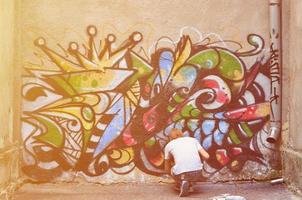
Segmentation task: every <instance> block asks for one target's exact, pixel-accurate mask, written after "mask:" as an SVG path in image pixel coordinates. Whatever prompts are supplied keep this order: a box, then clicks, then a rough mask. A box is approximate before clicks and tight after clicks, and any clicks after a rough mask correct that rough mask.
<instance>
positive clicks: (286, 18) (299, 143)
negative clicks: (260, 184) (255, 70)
mask: <svg viewBox="0 0 302 200" xmlns="http://www.w3.org/2000/svg"><path fill="white" fill-rule="evenodd" d="M301 9H302V2H301V1H299V0H294V1H284V2H283V46H284V48H283V58H284V60H283V63H284V64H283V133H282V134H283V147H282V153H283V168H284V169H283V171H284V177H285V179H286V181H287V183H288V184H290V185H291V186H292V187H294V188H299V189H300V190H301V189H302V171H301V166H302V134H301V128H302V127H301V109H302V98H301V83H302V78H301V75H302V58H301V53H302V50H301V48H300V47H301V45H302V38H301V33H302V20H301V19H302V14H301V12H300V10H301Z"/></svg>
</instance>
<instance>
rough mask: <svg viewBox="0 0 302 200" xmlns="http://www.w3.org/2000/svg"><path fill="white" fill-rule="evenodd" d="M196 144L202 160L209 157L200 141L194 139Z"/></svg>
mask: <svg viewBox="0 0 302 200" xmlns="http://www.w3.org/2000/svg"><path fill="white" fill-rule="evenodd" d="M196 145H197V149H198V153H199V154H200V155H201V157H202V158H203V159H204V160H208V159H209V158H210V155H209V154H208V152H206V150H205V149H204V148H203V147H202V146H201V145H200V143H199V142H198V141H197V140H196Z"/></svg>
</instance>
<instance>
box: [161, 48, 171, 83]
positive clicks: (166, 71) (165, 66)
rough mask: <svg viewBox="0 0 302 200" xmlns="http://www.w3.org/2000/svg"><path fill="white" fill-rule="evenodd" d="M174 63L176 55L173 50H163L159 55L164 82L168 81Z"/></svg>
mask: <svg viewBox="0 0 302 200" xmlns="http://www.w3.org/2000/svg"><path fill="white" fill-rule="evenodd" d="M173 64H174V57H173V53H172V52H171V51H163V52H162V53H161V54H160V56H159V69H160V75H161V78H162V81H163V84H165V83H166V81H167V80H168V77H169V75H170V73H171V70H172V68H173Z"/></svg>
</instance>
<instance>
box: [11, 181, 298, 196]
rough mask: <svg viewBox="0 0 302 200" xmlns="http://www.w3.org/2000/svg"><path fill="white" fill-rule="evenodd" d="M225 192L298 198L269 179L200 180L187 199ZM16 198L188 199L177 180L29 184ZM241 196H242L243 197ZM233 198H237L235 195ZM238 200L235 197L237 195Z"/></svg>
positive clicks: (239, 194) (20, 190) (22, 188)
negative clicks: (175, 186)
mask: <svg viewBox="0 0 302 200" xmlns="http://www.w3.org/2000/svg"><path fill="white" fill-rule="evenodd" d="M223 194H229V195H236V196H241V197H244V198H245V199H247V200H265V199H267V200H290V199H292V200H298V199H302V198H301V197H298V196H295V195H294V194H293V193H291V192H290V191H288V190H287V188H286V186H285V185H283V184H280V185H274V186H272V185H270V184H269V183H241V184H238V183H236V184H235V183H233V184H231V183H224V184H213V183H199V184H197V185H195V186H194V192H193V193H191V194H190V195H189V196H188V197H186V198H185V199H210V200H214V199H215V200H216V199H217V200H218V199H219V200H223V199H228V200H230V199H232V198H226V197H225V198H218V196H220V195H223ZM14 199H15V200H44V199H47V200H69V199H71V200H80V199H81V200H96V199H114V200H123V199H131V200H136V199H144V200H148V199H152V200H155V199H156V200H157V199H184V198H180V197H178V193H177V192H176V191H174V190H173V184H163V183H158V184H156V183H152V184H138V183H127V184H126V183H123V184H113V185H97V184H76V183H68V184H67V183H66V184H25V185H24V186H23V187H21V188H20V189H19V190H18V191H17V192H16V194H15V196H14ZM239 199H240V198H239ZM232 200H233V199H232ZM234 200H235V199H234Z"/></svg>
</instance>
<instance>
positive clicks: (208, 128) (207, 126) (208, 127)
mask: <svg viewBox="0 0 302 200" xmlns="http://www.w3.org/2000/svg"><path fill="white" fill-rule="evenodd" d="M201 128H202V131H203V133H204V134H205V135H210V134H211V133H212V132H213V130H214V128H215V120H204V121H203V122H202V125H201Z"/></svg>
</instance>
